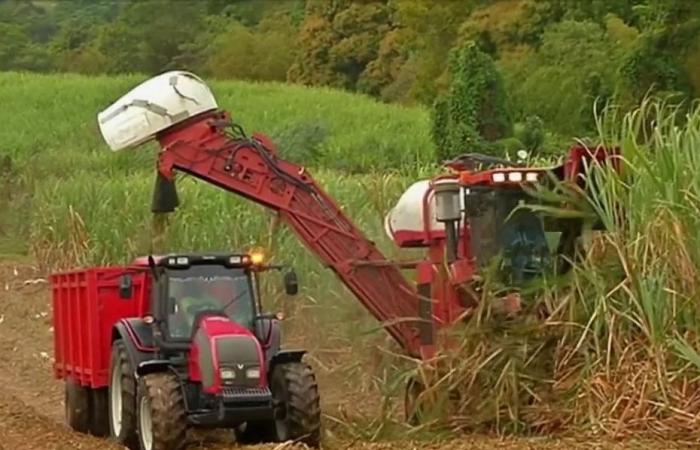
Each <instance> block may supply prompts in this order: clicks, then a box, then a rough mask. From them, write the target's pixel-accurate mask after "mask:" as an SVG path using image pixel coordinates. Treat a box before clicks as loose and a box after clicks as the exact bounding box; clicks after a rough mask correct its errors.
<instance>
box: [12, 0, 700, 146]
mask: <svg viewBox="0 0 700 450" xmlns="http://www.w3.org/2000/svg"><path fill="white" fill-rule="evenodd" d="M467 49H468V50H467ZM477 66H478V67H477ZM175 68H178V69H187V70H191V71H194V72H195V73H198V74H200V75H203V76H206V77H210V78H222V79H244V80H266V81H280V82H290V83H297V84H302V85H313V86H329V87H333V88H339V89H344V90H348V91H351V92H357V93H361V94H365V95H369V96H372V97H375V98H377V99H379V100H381V101H384V102H396V103H402V104H423V105H426V107H428V108H434V113H433V116H434V119H435V120H436V121H440V120H443V121H445V122H444V123H436V124H435V127H434V128H435V130H437V131H436V132H439V136H437V137H436V142H440V145H441V146H447V147H445V148H442V149H441V151H440V154H441V155H442V156H446V157H447V156H449V155H450V154H453V153H456V152H459V151H460V148H459V146H463V145H467V144H468V143H470V142H471V143H473V145H478V146H479V147H480V149H481V150H484V151H495V152H503V151H504V150H507V149H508V148H510V145H507V143H508V142H512V140H516V142H517V144H516V147H517V146H524V147H528V149H529V150H531V151H546V150H547V149H550V148H551V149H555V148H559V149H560V144H561V141H562V140H566V139H570V138H571V137H572V136H585V135H586V134H588V133H592V132H593V131H594V127H595V123H594V108H600V107H602V106H601V105H604V104H605V102H607V101H610V100H615V101H616V102H617V103H618V104H620V105H622V106H623V107H624V106H628V107H632V106H633V105H636V104H638V102H639V100H640V99H641V98H642V97H644V96H645V95H646V94H648V93H650V92H656V93H662V94H664V95H671V96H674V97H675V98H678V99H684V100H690V99H694V98H696V97H697V96H698V94H699V93H700V2H696V1H687V0H643V1H640V0H590V1H585V2H583V1H578V0H455V1H450V0H440V1H435V0H386V1H350V0H275V1H267V0H116V1H115V0H70V1H69V0H63V1H38V0H33V1H29V0H0V70H5V71H8V70H9V71H39V72H76V73H83V74H102V73H106V74H115V73H142V74H146V75H151V74H156V73H159V72H162V71H165V70H168V69H175ZM465 77H469V79H466V78H465ZM475 77H476V78H475ZM480 89H481V90H480ZM455 96H456V97H455ZM494 96H495V97H494ZM450 105H452V106H450ZM455 105H458V106H459V108H460V111H461V112H459V111H457V112H455V109H454V108H455ZM448 110H452V111H453V113H450V114H448V113H447V111H448ZM488 124H491V125H488ZM487 125H488V126H487ZM455 127H456V128H455ZM533 127H534V128H533ZM487 129H488V130H491V131H490V132H487V133H486V134H484V130H487ZM533 136H534V138H533ZM448 142H453V143H456V144H454V145H455V148H449V147H450V145H453V144H449V143H448ZM494 142H495V143H496V144H494ZM498 143H501V144H498Z"/></svg>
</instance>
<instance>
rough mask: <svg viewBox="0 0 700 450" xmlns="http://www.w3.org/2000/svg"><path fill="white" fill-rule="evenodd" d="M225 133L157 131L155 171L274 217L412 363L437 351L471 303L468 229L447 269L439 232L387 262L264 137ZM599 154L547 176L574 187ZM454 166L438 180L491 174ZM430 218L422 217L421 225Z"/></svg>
mask: <svg viewBox="0 0 700 450" xmlns="http://www.w3.org/2000/svg"><path fill="white" fill-rule="evenodd" d="M230 130H235V127H233V124H232V122H231V118H230V116H229V114H228V113H227V112H224V111H215V112H209V113H204V114H202V115H199V116H196V117H193V118H191V119H190V120H188V121H185V122H182V123H180V124H178V125H176V126H173V127H171V128H169V129H167V130H165V131H164V132H162V133H160V135H158V136H157V139H158V141H159V143H160V146H161V151H160V153H159V156H158V171H159V173H160V174H161V175H162V176H164V177H165V178H166V179H168V180H174V178H173V177H174V171H180V172H184V173H187V174H190V175H192V176H194V177H196V178H199V179H202V180H204V181H207V182H209V183H212V184H214V185H216V186H219V187H220V188H222V189H225V190H227V191H229V192H233V193H236V194H239V195H241V196H243V197H245V198H247V199H249V200H251V201H253V202H256V203H258V204H261V205H263V206H266V207H268V208H270V209H273V210H275V211H277V212H278V213H279V216H280V217H281V219H282V220H284V222H286V223H287V224H288V225H289V227H290V228H291V229H292V230H293V231H294V233H295V234H296V235H297V236H298V237H299V238H300V239H301V241H302V242H303V243H304V244H305V245H306V247H307V248H308V249H309V250H310V251H312V252H313V253H314V254H315V255H316V256H317V257H318V258H319V259H320V260H321V261H322V262H324V263H325V264H326V265H327V266H328V267H330V268H331V269H332V270H333V271H334V272H335V273H336V274H337V276H338V277H339V278H340V280H341V281H342V282H343V283H344V284H345V285H346V286H347V287H348V288H349V289H350V291H351V292H352V293H353V294H354V295H355V296H356V297H357V299H358V300H359V301H360V302H361V303H362V305H363V306H364V307H365V308H366V309H367V310H368V311H369V312H370V313H371V314H372V315H373V316H374V317H375V318H376V319H378V320H379V321H380V322H382V323H383V324H384V326H385V328H386V329H387V331H388V332H389V333H390V334H391V335H392V336H393V337H394V338H395V339H396V340H397V341H398V343H399V344H400V345H401V346H402V347H403V348H404V349H405V351H406V352H407V353H408V354H409V355H410V356H413V357H418V358H430V357H431V356H432V355H433V354H434V352H435V333H436V331H437V329H439V328H441V327H443V326H445V325H447V324H451V323H453V322H455V321H456V320H458V319H459V318H460V317H462V316H463V315H464V313H465V311H466V310H468V309H469V308H470V307H472V306H474V305H473V302H474V299H470V298H468V296H465V295H464V292H463V291H461V290H459V289H456V287H457V286H459V285H460V284H462V283H465V282H468V281H470V280H471V279H472V277H473V275H474V270H475V264H474V258H473V257H472V255H471V254H470V252H469V245H468V243H469V227H468V224H466V223H465V225H464V227H463V229H462V230H461V233H460V234H461V239H460V242H461V245H460V246H459V250H458V254H457V258H456V260H455V261H452V262H451V263H449V264H447V265H445V237H444V233H434V234H432V235H430V234H429V233H428V236H429V238H428V239H427V241H426V242H425V243H424V245H423V246H426V247H428V254H427V258H426V259H425V260H423V261H418V262H413V263H398V262H394V261H389V260H388V259H387V258H386V257H385V256H384V255H383V254H382V253H381V252H380V251H379V250H378V249H377V247H376V246H375V245H374V244H373V243H372V242H371V241H370V240H369V239H367V238H366V237H365V236H364V235H363V234H362V232H361V231H360V230H359V229H358V228H357V227H356V226H355V225H354V224H353V223H352V222H351V221H350V220H349V219H348V218H347V217H346V216H345V215H344V214H343V212H342V210H341V209H340V208H339V207H338V206H337V205H336V203H335V202H334V201H333V200H332V199H331V198H330V197H329V196H328V195H327V194H326V193H325V192H324V191H323V190H322V189H321V188H320V187H319V186H318V184H317V183H316V182H315V181H314V180H313V178H312V177H311V175H310V174H309V173H308V172H307V171H306V170H305V169H304V167H301V166H299V165H296V164H293V163H290V162H288V161H285V160H282V159H280V158H278V156H277V151H276V148H275V145H274V144H273V143H272V142H271V141H270V139H268V138H267V137H266V136H265V135H262V134H254V135H253V136H252V138H250V139H249V138H247V137H245V136H244V135H242V133H239V134H237V135H236V134H233V133H232V132H231V131H230ZM607 155H608V153H607V151H606V150H605V149H603V148H598V149H596V150H595V151H594V152H592V153H591V152H590V151H588V150H586V149H585V148H584V147H582V146H577V147H575V148H573V149H572V151H571V152H570V155H569V158H568V160H567V161H566V162H565V164H564V165H562V166H560V167H559V168H555V169H552V171H553V172H554V173H555V174H557V176H558V177H559V178H561V179H565V180H572V181H573V180H576V178H577V176H578V175H579V174H580V173H581V171H582V164H583V160H584V159H596V160H601V159H605V158H606V157H607ZM452 169H453V170H455V173H453V174H449V175H445V176H443V177H441V178H445V177H448V178H453V179H456V180H459V182H460V184H461V185H463V186H474V185H478V184H482V185H484V184H490V183H491V175H492V172H493V171H483V172H469V171H466V170H464V167H460V166H459V165H453V166H452ZM528 170H530V169H528ZM533 170H537V169H533ZM427 202H428V195H426V198H425V199H424V203H425V204H426V205H427ZM424 211H428V208H424ZM429 219H430V218H429V217H427V216H425V217H424V221H425V223H426V225H427V224H428V223H429ZM426 230H427V227H426ZM401 268H415V269H416V278H417V279H416V282H417V287H414V285H413V284H412V283H411V282H409V281H408V280H406V279H405V278H404V276H403V274H402V273H401V271H400V269H401Z"/></svg>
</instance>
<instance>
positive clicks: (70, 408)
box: [64, 380, 90, 433]
mask: <svg viewBox="0 0 700 450" xmlns="http://www.w3.org/2000/svg"><path fill="white" fill-rule="evenodd" d="M64 401H65V406H66V421H67V422H68V426H70V427H71V428H72V429H74V430H75V431H78V432H80V433H87V432H88V431H89V430H90V389H89V388H86V387H82V386H80V385H79V384H78V383H76V382H75V381H73V380H66V393H65V399H64Z"/></svg>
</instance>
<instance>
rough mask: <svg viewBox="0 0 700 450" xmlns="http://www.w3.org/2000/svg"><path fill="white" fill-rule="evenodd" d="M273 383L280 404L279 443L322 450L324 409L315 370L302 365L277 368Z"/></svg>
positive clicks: (276, 423)
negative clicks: (289, 443) (290, 442)
mask: <svg viewBox="0 0 700 450" xmlns="http://www.w3.org/2000/svg"><path fill="white" fill-rule="evenodd" d="M271 380H272V381H271V389H272V397H273V401H274V402H275V403H276V407H275V419H274V432H275V437H276V440H277V441H288V440H294V441H298V442H302V443H304V444H306V445H308V446H309V447H318V446H319V444H320V442H321V405H320V399H319V394H318V385H317V383H316V376H315V375H314V372H313V370H312V369H311V367H309V366H308V365H307V364H305V363H301V362H294V363H286V364H280V365H277V366H275V367H274V368H273V370H272V377H271Z"/></svg>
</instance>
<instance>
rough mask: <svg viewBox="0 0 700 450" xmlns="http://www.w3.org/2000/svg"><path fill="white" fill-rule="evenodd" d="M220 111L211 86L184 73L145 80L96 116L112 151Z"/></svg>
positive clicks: (170, 73)
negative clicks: (200, 116) (190, 119)
mask: <svg viewBox="0 0 700 450" xmlns="http://www.w3.org/2000/svg"><path fill="white" fill-rule="evenodd" d="M216 108H218V105H217V103H216V99H215V98H214V95H213V94H212V92H211V90H210V89H209V87H208V86H207V85H206V84H205V83H204V81H202V80H201V79H200V78H199V77H198V76H196V75H194V74H192V73H189V72H184V71H181V70H176V71H171V72H166V73H163V74H160V75H158V76H156V77H153V78H151V79H150V80H147V81H144V82H143V83H141V84H139V85H138V86H136V87H135V88H133V89H132V90H131V91H129V92H128V93H126V94H125V95H124V96H122V97H121V98H120V99H119V100H117V101H116V102H114V103H112V104H111V105H110V106H109V107H108V108H107V109H105V110H104V111H102V112H100V113H99V114H98V115H97V121H98V124H99V127H100V133H102V137H103V138H104V140H105V142H107V145H109V147H110V148H111V149H112V150H113V151H117V150H123V149H125V148H130V147H136V146H138V145H140V144H143V143H144V142H147V141H149V140H151V139H153V138H154V137H155V135H156V134H157V133H158V132H159V131H162V130H164V129H166V128H168V127H171V126H173V125H175V124H177V123H179V122H182V121H183V120H186V119H187V118H189V117H192V116H194V115H197V114H200V113H203V112H206V111H211V110H214V109H216Z"/></svg>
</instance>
